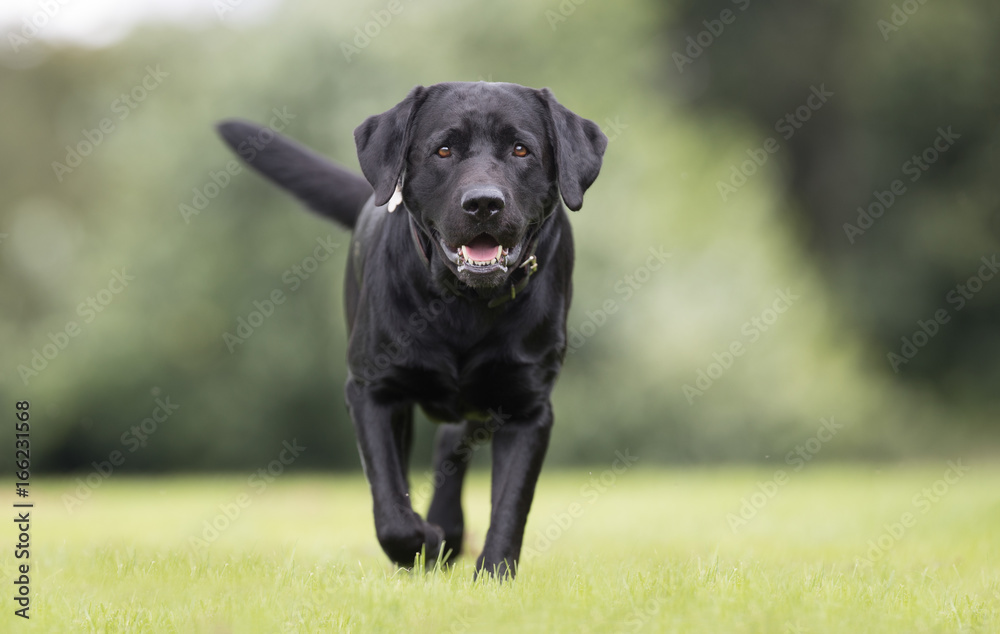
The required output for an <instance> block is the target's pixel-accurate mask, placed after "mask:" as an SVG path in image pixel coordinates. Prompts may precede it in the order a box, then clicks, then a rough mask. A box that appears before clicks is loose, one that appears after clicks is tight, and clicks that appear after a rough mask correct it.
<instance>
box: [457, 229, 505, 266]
mask: <svg viewBox="0 0 1000 634" xmlns="http://www.w3.org/2000/svg"><path fill="white" fill-rule="evenodd" d="M498 255H500V245H499V244H497V241H496V240H494V239H493V238H491V237H489V236H487V235H481V236H479V237H478V238H476V239H475V240H473V241H472V242H471V243H470V244H467V245H465V257H466V258H468V259H470V260H476V261H477V262H488V261H489V260H492V259H493V258H495V257H497V256H498Z"/></svg>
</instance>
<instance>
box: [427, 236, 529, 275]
mask: <svg viewBox="0 0 1000 634" xmlns="http://www.w3.org/2000/svg"><path fill="white" fill-rule="evenodd" d="M438 241H439V242H440V244H441V249H442V250H443V251H444V253H445V255H446V256H447V257H448V259H449V260H451V262H452V263H453V264H454V265H455V266H456V267H458V272H459V273H461V272H463V271H469V272H472V273H490V272H492V271H503V272H505V273H506V272H507V269H508V267H510V266H511V264H512V263H514V262H516V261H517V258H518V256H519V255H520V253H521V245H516V246H514V247H513V248H511V247H505V246H503V245H502V244H500V243H499V242H498V241H497V239H496V238H494V237H493V236H491V235H490V234H488V233H481V234H479V235H478V236H476V237H475V238H473V239H472V240H471V241H470V242H469V243H468V244H463V245H461V246H459V247H457V248H455V247H450V246H448V244H447V243H445V241H444V240H443V239H441V237H440V236H439V237H438Z"/></svg>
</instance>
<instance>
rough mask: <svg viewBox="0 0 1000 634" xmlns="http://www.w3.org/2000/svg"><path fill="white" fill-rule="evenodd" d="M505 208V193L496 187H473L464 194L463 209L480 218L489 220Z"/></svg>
mask: <svg viewBox="0 0 1000 634" xmlns="http://www.w3.org/2000/svg"><path fill="white" fill-rule="evenodd" d="M503 207H504V199H503V193H502V192H501V191H500V190H499V189H497V188H496V187H472V188H470V189H469V190H468V191H466V192H465V193H464V194H462V209H464V210H465V211H467V212H468V213H470V214H473V215H476V216H479V217H480V218H489V217H490V216H492V215H493V214H495V213H497V212H499V211H503Z"/></svg>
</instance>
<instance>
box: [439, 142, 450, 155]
mask: <svg viewBox="0 0 1000 634" xmlns="http://www.w3.org/2000/svg"><path fill="white" fill-rule="evenodd" d="M437 155H438V156H440V157H441V158H448V157H449V156H451V148H450V147H448V146H447V145H442V146H441V147H439V148H438V149H437Z"/></svg>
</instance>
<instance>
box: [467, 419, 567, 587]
mask: <svg viewBox="0 0 1000 634" xmlns="http://www.w3.org/2000/svg"><path fill="white" fill-rule="evenodd" d="M551 431H552V405H551V404H550V403H546V404H545V406H544V407H543V408H542V411H541V412H540V413H539V414H537V415H536V416H533V417H531V418H529V419H527V420H509V421H507V422H505V423H504V424H503V426H501V427H500V428H498V429H497V430H496V431H495V432H494V433H493V452H492V454H493V486H492V503H493V510H492V512H491V513H490V528H489V531H487V533H486V544H485V545H484V546H483V552H482V554H480V555H479V559H478V560H477V561H476V573H477V574H479V573H480V572H486V573H490V574H496V575H497V576H500V577H502V576H504V575H506V574H507V573H508V572H509V573H510V574H511V576H513V575H514V574H515V573H516V564H517V559H518V556H519V555H520V554H521V541H522V539H523V538H524V525H525V523H526V522H527V521H528V511H529V510H530V509H531V500H532V498H533V497H534V495H535V483H536V482H537V481H538V474H539V472H540V471H541V470H542V461H543V460H544V459H545V451H546V449H548V446H549V435H550V434H551Z"/></svg>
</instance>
